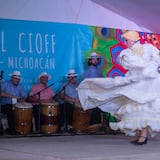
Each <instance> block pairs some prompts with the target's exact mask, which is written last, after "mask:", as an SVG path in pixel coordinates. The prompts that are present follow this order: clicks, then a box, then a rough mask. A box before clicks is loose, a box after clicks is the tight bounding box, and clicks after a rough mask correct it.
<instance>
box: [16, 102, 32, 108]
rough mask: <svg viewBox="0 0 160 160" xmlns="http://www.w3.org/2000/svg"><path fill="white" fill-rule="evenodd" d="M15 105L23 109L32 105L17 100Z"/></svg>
mask: <svg viewBox="0 0 160 160" xmlns="http://www.w3.org/2000/svg"><path fill="white" fill-rule="evenodd" d="M15 107H17V108H23V109H25V108H32V107H33V106H32V104H31V103H26V102H19V103H17V104H16V105H15Z"/></svg>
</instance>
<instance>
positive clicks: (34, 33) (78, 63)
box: [0, 19, 160, 92]
mask: <svg viewBox="0 0 160 160" xmlns="http://www.w3.org/2000/svg"><path fill="white" fill-rule="evenodd" d="M122 32H124V31H123V30H120V29H111V28H106V27H96V26H86V25H78V24H67V23H53V22H38V21H23V20H8V19H0V70H1V71H3V73H4V74H3V80H8V79H9V78H10V77H9V74H10V73H12V72H13V71H14V70H18V71H20V72H21V73H22V78H23V79H22V80H21V83H22V85H24V87H25V90H26V92H28V91H29V90H30V88H31V86H32V85H33V84H34V83H37V81H38V79H37V77H38V75H39V74H40V73H41V72H43V71H46V72H48V73H49V74H50V75H51V76H52V78H51V80H50V81H49V82H48V85H49V84H52V83H54V85H53V86H52V87H53V89H54V90H55V91H58V89H59V87H60V85H61V84H62V83H64V81H65V80H66V77H65V75H66V73H67V72H68V70H69V69H75V70H76V72H77V73H78V75H79V77H78V78H79V79H78V80H79V81H80V80H81V75H82V73H83V72H84V70H85V68H86V67H87V65H86V64H87V58H88V57H89V55H90V53H91V52H93V51H96V52H97V53H98V54H100V55H101V57H102V60H101V63H100V65H99V67H101V69H102V71H103V74H104V76H106V77H115V76H124V75H125V73H126V70H124V69H123V68H122V67H121V66H119V64H118V63H117V61H116V58H117V56H118V54H119V53H120V51H121V50H122V49H123V48H125V46H124V44H123V39H121V36H120V35H121V34H122ZM139 34H140V37H141V42H142V43H152V44H154V45H155V46H156V47H157V48H160V36H159V35H158V34H149V33H139Z"/></svg>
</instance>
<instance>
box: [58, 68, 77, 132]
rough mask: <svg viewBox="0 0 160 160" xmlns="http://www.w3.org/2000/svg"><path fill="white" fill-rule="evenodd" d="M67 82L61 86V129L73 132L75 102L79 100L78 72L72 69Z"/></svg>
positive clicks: (67, 75)
mask: <svg viewBox="0 0 160 160" xmlns="http://www.w3.org/2000/svg"><path fill="white" fill-rule="evenodd" d="M66 77H67V82H65V83H64V84H63V85H62V87H61V92H60V129H61V132H65V131H67V132H69V133H73V132H74V129H73V127H72V122H73V110H74V104H75V103H78V102H79V98H78V93H77V90H76V88H77V87H78V83H77V73H76V72H75V70H74V69H70V70H69V71H68V73H67V74H66Z"/></svg>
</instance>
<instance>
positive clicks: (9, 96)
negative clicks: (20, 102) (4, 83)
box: [0, 92, 17, 98]
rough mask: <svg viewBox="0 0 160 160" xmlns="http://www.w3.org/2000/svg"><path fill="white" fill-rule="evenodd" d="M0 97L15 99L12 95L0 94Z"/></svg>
mask: <svg viewBox="0 0 160 160" xmlns="http://www.w3.org/2000/svg"><path fill="white" fill-rule="evenodd" d="M0 95H1V97H7V98H17V97H16V96H13V95H11V94H8V93H5V92H1V93H0Z"/></svg>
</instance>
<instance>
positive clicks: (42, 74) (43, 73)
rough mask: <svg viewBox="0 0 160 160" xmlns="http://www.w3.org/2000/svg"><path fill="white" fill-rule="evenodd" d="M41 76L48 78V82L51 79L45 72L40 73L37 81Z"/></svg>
mask: <svg viewBox="0 0 160 160" xmlns="http://www.w3.org/2000/svg"><path fill="white" fill-rule="evenodd" d="M43 76H47V77H48V80H50V79H51V76H50V75H49V74H48V73H47V72H42V73H41V74H40V75H39V76H38V79H40V78H41V77H43Z"/></svg>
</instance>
